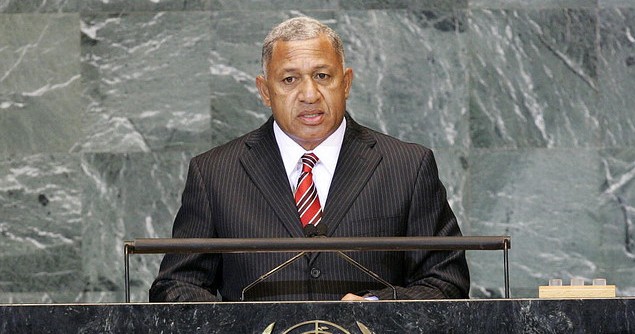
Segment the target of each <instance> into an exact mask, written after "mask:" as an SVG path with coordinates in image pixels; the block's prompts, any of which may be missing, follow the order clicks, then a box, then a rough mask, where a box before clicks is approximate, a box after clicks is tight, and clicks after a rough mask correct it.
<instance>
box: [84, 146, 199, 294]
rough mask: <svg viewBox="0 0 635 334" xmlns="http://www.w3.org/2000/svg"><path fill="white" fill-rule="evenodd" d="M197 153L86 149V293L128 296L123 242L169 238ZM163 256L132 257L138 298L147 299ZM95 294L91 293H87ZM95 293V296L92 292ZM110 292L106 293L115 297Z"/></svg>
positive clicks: (133, 287)
mask: <svg viewBox="0 0 635 334" xmlns="http://www.w3.org/2000/svg"><path fill="white" fill-rule="evenodd" d="M192 156H193V153H186V152H161V153H129V154H113V153H95V154H85V155H84V156H83V159H82V161H81V166H82V171H83V173H84V174H85V176H86V178H87V179H88V180H90V182H87V183H86V184H85V185H84V188H83V207H82V216H83V217H84V226H83V231H82V234H83V240H84V241H83V244H82V251H83V253H84V258H83V265H84V272H85V275H86V276H87V280H88V286H87V288H86V291H87V292H91V293H93V294H97V293H111V292H114V293H115V296H116V298H118V301H123V299H124V297H123V287H124V283H123V282H124V280H123V278H124V276H123V270H124V262H123V242H124V241H126V240H133V239H135V238H159V237H162V238H167V237H170V236H171V232H172V222H173V219H174V216H175V215H176V212H177V211H178V209H179V207H180V198H181V192H182V191H183V186H184V184H185V178H186V176H187V166H188V162H189V159H190V158H191V157H192ZM161 258H162V256H161V255H143V256H132V257H131V261H130V268H131V272H130V284H131V293H132V300H133V301H147V300H148V296H147V291H148V289H149V287H150V284H151V283H152V281H153V280H154V277H155V276H156V275H157V273H158V269H159V263H160V260H161ZM88 297H90V296H88ZM93 297H94V296H93ZM112 297H113V295H112V294H109V295H106V296H104V297H103V298H112Z"/></svg>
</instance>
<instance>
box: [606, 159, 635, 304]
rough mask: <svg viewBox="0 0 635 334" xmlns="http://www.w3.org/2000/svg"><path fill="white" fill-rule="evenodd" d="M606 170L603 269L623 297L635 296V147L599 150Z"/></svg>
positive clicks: (608, 279)
mask: <svg viewBox="0 0 635 334" xmlns="http://www.w3.org/2000/svg"><path fill="white" fill-rule="evenodd" d="M600 159H601V160H600V161H601V168H602V172H603V177H604V178H603V183H602V187H601V191H602V197H601V199H602V204H603V205H602V210H601V211H600V213H601V215H600V219H601V220H600V223H601V226H602V230H601V238H602V247H601V249H600V250H601V252H602V259H601V263H602V266H601V269H602V272H603V276H605V277H606V278H607V281H608V282H611V283H613V284H615V285H617V288H618V292H619V293H620V295H623V296H635V282H634V281H633V277H635V266H634V265H633V264H634V263H635V148H633V147H630V148H626V149H605V150H601V151H600Z"/></svg>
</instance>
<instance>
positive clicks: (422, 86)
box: [337, 10, 469, 148]
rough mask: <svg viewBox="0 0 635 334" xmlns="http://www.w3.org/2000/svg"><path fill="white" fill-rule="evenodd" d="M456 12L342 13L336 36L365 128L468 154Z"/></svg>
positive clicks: (461, 25)
mask: <svg viewBox="0 0 635 334" xmlns="http://www.w3.org/2000/svg"><path fill="white" fill-rule="evenodd" d="M463 14H464V13H463V12H461V11H407V10H390V11H389V10H383V11H382V10H378V11H344V12H340V15H339V16H338V18H337V20H338V23H337V29H338V30H339V31H340V33H341V35H342V39H343V40H344V45H345V51H346V53H347V59H346V66H348V67H351V68H353V71H354V74H355V78H354V80H353V87H352V91H351V95H350V97H349V100H348V109H349V111H350V113H351V114H352V115H353V116H354V117H355V118H356V119H357V120H358V121H359V122H360V123H362V124H365V125H367V126H370V127H372V128H374V129H376V130H379V131H381V132H384V133H387V134H390V135H393V136H395V137H397V138H400V139H402V140H406V141H411V142H417V143H420V144H424V145H426V146H429V147H433V148H448V147H467V146H469V136H468V123H467V122H468V117H467V71H466V69H467V60H466V58H465V56H466V49H465V44H464V42H463V39H462V37H461V36H462V35H465V28H466V18H465V16H464V15H463Z"/></svg>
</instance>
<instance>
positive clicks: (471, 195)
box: [0, 0, 635, 303]
mask: <svg viewBox="0 0 635 334" xmlns="http://www.w3.org/2000/svg"><path fill="white" fill-rule="evenodd" d="M300 14H307V15H311V16H314V17H316V18H318V19H320V20H323V21H324V22H326V23H327V24H329V25H331V26H332V27H333V28H335V29H336V30H337V31H339V32H340V34H341V35H342V37H343V39H344V41H345V46H346V53H347V60H346V63H347V66H350V67H352V68H353V69H354V71H355V79H354V83H353V89H352V92H351V96H350V98H349V101H348V107H349V111H350V113H351V114H352V115H353V117H355V119H356V120H357V121H359V122H360V123H362V124H365V125H368V126H370V127H372V128H374V129H377V130H379V131H382V132H385V133H388V134H390V135H393V136H396V137H398V138H401V139H403V140H406V141H410V142H416V143H420V144H424V145H426V146H429V147H431V148H433V149H434V150H435V155H436V158H437V162H438V166H439V174H440V177H441V179H442V180H443V182H444V183H445V185H446V188H447V190H448V198H449V201H450V204H451V206H452V207H453V209H454V211H455V213H456V214H457V217H458V218H459V221H460V225H461V227H462V229H463V232H464V234H466V235H488V234H490V235H505V234H509V235H511V236H512V250H511V253H510V260H511V288H512V296H514V297H533V296H536V295H537V290H538V286H539V285H544V284H546V283H547V280H548V279H549V278H563V279H565V281H566V280H568V279H569V278H572V277H580V278H583V279H585V280H586V281H587V282H588V281H590V280H591V279H592V278H595V277H602V278H606V279H607V281H608V282H609V284H616V285H617V286H618V294H619V295H621V296H633V295H635V283H634V282H633V280H632V277H633V276H634V274H635V272H634V271H635V269H633V268H634V266H633V261H634V260H635V255H634V254H635V236H634V235H635V232H634V231H635V227H634V225H635V223H634V221H635V220H634V219H635V218H634V214H633V212H635V208H634V203H635V188H634V187H635V182H633V180H635V146H634V145H635V109H634V107H633V106H635V100H634V99H635V94H633V88H632V87H635V73H634V72H633V71H635V25H634V22H635V1H633V0H599V1H595V0H582V1H573V0H540V1H520V0H453V1H442V2H441V1H427V0H426V1H412V0H393V1H383V0H375V1H357V0H354V1H342V0H332V1H304V2H297V1H286V0H280V1H243V0H240V1H224V0H191V1H190V0H159V1H155V0H109V1H105V0H86V1H77V0H49V1H41V0H27V1H16V0H0V303H40V302H42V303H60V302H114V301H122V300H123V256H122V250H121V247H122V245H123V241H124V240H127V239H132V238H141V237H153V236H160V237H167V236H169V235H170V230H171V224H172V219H173V216H174V215H175V213H176V211H177V210H178V207H179V203H180V194H181V191H182V187H183V183H184V178H185V174H186V171H187V163H188V160H189V159H190V158H191V157H192V156H193V155H195V154H198V153H200V152H203V151H204V150H207V149H208V148H211V147H213V146H216V145H219V144H221V143H224V142H226V141H227V140H230V139H232V138H235V137H237V136H239V135H241V134H244V133H246V132H248V131H250V130H252V129H253V128H255V127H258V126H259V125H260V124H262V122H264V121H265V120H266V119H267V117H269V115H270V111H269V110H268V109H267V108H265V107H264V105H263V104H262V103H261V102H260V99H259V97H258V94H257V91H256V89H255V86H254V81H255V77H256V76H257V75H258V74H259V73H260V47H261V42H262V39H263V38H264V36H265V34H266V33H267V31H268V30H269V29H270V27H271V26H273V25H274V24H276V23H278V22H280V21H281V20H283V19H285V18H289V17H292V16H296V15H300ZM468 257H469V261H470V266H471V270H472V292H471V295H472V296H473V297H476V298H489V297H496V296H501V295H502V288H503V267H502V254H501V253H500V252H470V253H469V254H468ZM159 259H160V256H135V257H133V259H132V261H133V262H132V264H131V267H132V272H131V278H132V299H133V301H144V300H146V298H147V288H148V286H149V284H150V282H151V280H152V278H153V276H154V275H155V274H156V271H157V269H158V263H159Z"/></svg>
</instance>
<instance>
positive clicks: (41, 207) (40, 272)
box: [0, 154, 84, 302]
mask: <svg viewBox="0 0 635 334" xmlns="http://www.w3.org/2000/svg"><path fill="white" fill-rule="evenodd" d="M81 183H82V181H81V172H80V166H79V160H78V159H77V158H75V157H73V156H68V155H48V154H46V155H45V154H41V155H32V156H28V157H23V158H13V159H7V160H4V161H1V162H0V277H1V279H0V295H2V296H3V297H2V298H7V297H6V296H5V294H14V293H15V294H24V293H34V294H35V293H36V292H39V293H40V296H39V297H37V298H36V299H35V300H36V301H40V302H46V301H49V302H60V301H73V300H75V297H76V296H77V295H79V294H80V293H81V291H82V290H83V289H84V283H83V282H84V281H83V277H82V263H81V249H82V236H81V226H82V216H81V201H82V194H81V189H80V185H81ZM53 291H55V294H57V295H58V296H61V295H63V296H66V297H67V298H68V299H67V298H64V299H57V297H56V296H53V295H52V294H48V292H53ZM34 297H35V296H34ZM29 300H33V299H29Z"/></svg>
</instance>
